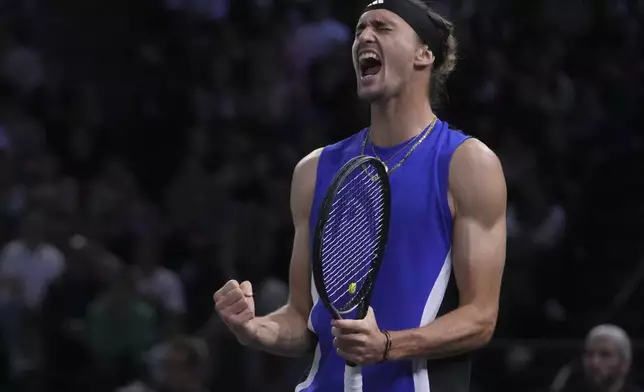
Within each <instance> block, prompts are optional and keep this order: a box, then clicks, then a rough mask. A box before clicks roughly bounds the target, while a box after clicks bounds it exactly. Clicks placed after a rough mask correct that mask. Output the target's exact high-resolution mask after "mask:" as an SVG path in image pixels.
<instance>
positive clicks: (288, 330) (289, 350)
mask: <svg viewBox="0 0 644 392" xmlns="http://www.w3.org/2000/svg"><path fill="white" fill-rule="evenodd" d="M257 323H258V329H257V336H256V338H255V339H253V341H252V342H251V343H250V344H249V346H251V347H253V348H256V349H258V350H263V351H267V352H269V353H271V354H275V355H281V356H285V357H300V356H302V355H304V354H306V352H307V351H308V349H309V347H310V345H311V333H310V331H309V330H308V327H307V325H306V319H305V318H304V317H302V316H301V315H300V314H298V312H297V311H296V310H294V309H293V308H291V307H290V306H289V305H286V306H284V307H282V308H281V309H279V310H277V311H275V312H273V313H271V314H269V315H267V316H264V317H259V318H257Z"/></svg>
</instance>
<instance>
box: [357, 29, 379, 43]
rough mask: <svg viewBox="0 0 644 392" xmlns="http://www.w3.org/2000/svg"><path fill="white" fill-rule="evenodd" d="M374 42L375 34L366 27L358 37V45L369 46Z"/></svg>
mask: <svg viewBox="0 0 644 392" xmlns="http://www.w3.org/2000/svg"><path fill="white" fill-rule="evenodd" d="M373 42H375V32H374V31H373V29H372V28H371V27H367V28H365V29H364V30H362V32H360V35H359V36H358V43H360V44H370V43H373Z"/></svg>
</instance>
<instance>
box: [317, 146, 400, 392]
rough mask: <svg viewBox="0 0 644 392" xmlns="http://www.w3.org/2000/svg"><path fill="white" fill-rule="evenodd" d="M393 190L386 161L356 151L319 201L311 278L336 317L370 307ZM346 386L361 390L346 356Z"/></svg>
mask: <svg viewBox="0 0 644 392" xmlns="http://www.w3.org/2000/svg"><path fill="white" fill-rule="evenodd" d="M390 210H391V196H390V187H389V176H388V175H387V169H386V167H385V165H384V164H383V163H382V162H381V161H380V160H379V159H377V158H374V157H370V156H365V155H360V156H358V157H356V158H353V159H351V160H350V161H349V162H347V163H346V164H345V165H344V166H343V167H342V168H341V169H340V171H339V172H338V173H337V174H336V175H335V177H334V178H333V181H332V182H331V186H330V187H329V190H328V191H327V193H326V196H325V198H324V201H323V202H322V205H321V207H320V213H319V217H318V222H317V226H316V230H315V236H314V239H313V266H312V272H313V279H314V282H315V285H316V288H317V290H318V294H319V298H320V300H321V301H322V303H323V304H324V306H325V307H326V308H327V309H328V310H329V312H331V314H332V315H333V317H334V318H335V319H341V318H346V317H349V315H350V314H351V313H353V312H354V311H356V310H357V313H356V318H357V319H362V318H364V317H365V316H366V314H367V310H368V309H369V303H370V300H371V294H372V292H373V288H374V282H375V280H376V277H377V276H378V270H379V269H380V265H381V263H382V258H383V256H384V253H385V247H386V245H387V236H388V234H389V214H390ZM344 390H345V392H359V391H362V372H361V368H360V366H356V365H355V364H353V363H350V362H347V366H345V371H344Z"/></svg>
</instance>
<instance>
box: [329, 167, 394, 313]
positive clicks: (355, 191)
mask: <svg viewBox="0 0 644 392" xmlns="http://www.w3.org/2000/svg"><path fill="white" fill-rule="evenodd" d="M369 169H370V170H369ZM371 172H372V173H373V174H372V173H371ZM353 174H355V176H354V177H353V178H349V179H348V181H346V183H345V184H343V186H342V187H341V188H340V189H339V191H338V192H337V193H336V196H335V199H334V200H333V202H332V204H331V211H330V212H329V218H328V220H327V224H326V227H325V229H324V235H323V237H324V240H323V242H322V258H323V263H322V264H323V268H322V275H323V279H324V281H325V287H326V292H327V296H328V298H329V300H330V302H331V303H333V305H334V307H336V309H338V310H339V311H347V310H350V308H351V307H352V306H353V305H354V304H357V303H359V302H360V301H361V296H363V295H364V293H366V290H365V288H368V287H369V286H370V285H371V282H369V275H370V272H371V271H372V270H373V263H374V261H375V258H376V256H377V251H378V246H379V243H380V238H381V237H382V235H383V221H384V207H383V204H384V203H383V185H382V183H381V181H379V180H378V179H379V177H378V176H377V171H376V170H375V169H374V168H373V167H372V166H367V165H363V166H362V170H356V171H355V172H354V173H353ZM373 176H375V177H376V181H374V179H373Z"/></svg>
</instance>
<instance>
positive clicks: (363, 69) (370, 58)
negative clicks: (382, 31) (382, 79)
mask: <svg viewBox="0 0 644 392" xmlns="http://www.w3.org/2000/svg"><path fill="white" fill-rule="evenodd" d="M358 64H359V65H360V76H361V77H363V78H366V77H368V76H373V75H376V74H377V73H378V72H380V70H381V69H382V61H381V60H380V57H379V56H378V54H376V53H374V52H363V53H361V54H360V55H359V56H358Z"/></svg>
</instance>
